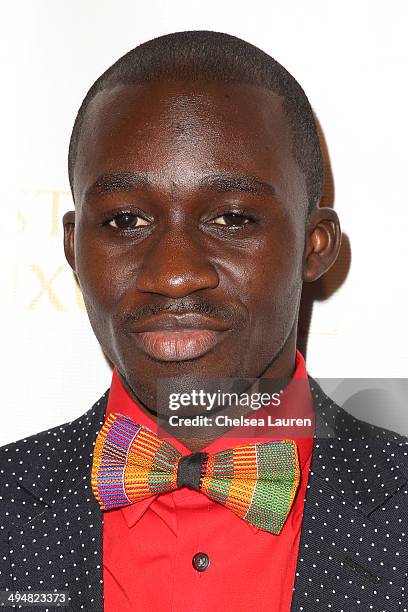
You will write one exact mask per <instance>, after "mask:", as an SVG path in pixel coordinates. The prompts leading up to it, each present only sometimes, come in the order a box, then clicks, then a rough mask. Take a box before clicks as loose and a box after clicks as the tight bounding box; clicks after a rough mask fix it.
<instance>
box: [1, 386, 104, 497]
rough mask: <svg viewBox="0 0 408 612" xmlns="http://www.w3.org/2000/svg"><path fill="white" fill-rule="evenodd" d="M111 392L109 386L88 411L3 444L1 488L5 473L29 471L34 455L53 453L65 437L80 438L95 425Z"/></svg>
mask: <svg viewBox="0 0 408 612" xmlns="http://www.w3.org/2000/svg"><path fill="white" fill-rule="evenodd" d="M108 394H109V389H108V390H107V391H106V392H105V393H104V394H103V395H102V396H101V397H100V398H99V400H97V401H96V402H95V403H94V405H93V406H92V407H91V408H90V409H89V410H87V412H85V413H84V414H82V415H81V416H79V417H77V418H76V419H73V420H72V421H67V422H66V423H63V424H62V425H57V426H55V427H52V428H51V429H45V430H44V431H40V432H38V433H35V434H32V435H31V436H28V437H26V438H21V439H20V440H17V441H15V442H10V443H9V444H5V445H4V446H1V447H0V488H1V484H2V481H3V479H4V477H5V476H6V477H9V476H10V474H12V475H13V476H16V477H18V476H21V475H22V473H23V472H25V471H26V468H27V465H31V464H32V463H33V461H34V460H35V459H37V458H38V457H41V455H42V454H43V453H44V451H47V452H48V454H50V455H52V453H53V451H55V448H56V445H60V446H61V445H63V446H64V441H65V439H68V438H70V437H72V436H74V437H77V438H81V437H82V436H81V434H82V435H83V434H84V433H86V432H87V431H89V430H91V429H92V428H94V427H95V426H96V420H97V418H98V416H103V415H104V408H105V407H106V402H107V398H108Z"/></svg>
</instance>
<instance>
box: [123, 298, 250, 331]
mask: <svg viewBox="0 0 408 612" xmlns="http://www.w3.org/2000/svg"><path fill="white" fill-rule="evenodd" d="M162 313H167V314H175V315H177V314H178V315H182V314H187V313H189V314H190V313H197V314H202V315H206V316H208V317H214V318H216V319H219V320H223V321H235V320H237V318H238V317H239V313H238V312H237V308H236V307H234V306H232V305H231V306H230V307H228V308H226V307H225V306H221V305H218V304H210V303H208V302H207V301H206V300H203V299H202V298H195V299H191V298H179V299H177V300H166V301H165V302H163V301H160V302H159V301H157V302H153V303H150V304H145V305H143V306H140V307H139V308H137V309H135V310H132V311H131V312H129V313H127V314H125V315H124V316H123V317H122V319H121V320H122V323H123V324H125V325H126V324H127V323H136V322H138V321H141V320H143V319H145V318H147V317H151V316H154V315H158V314H162Z"/></svg>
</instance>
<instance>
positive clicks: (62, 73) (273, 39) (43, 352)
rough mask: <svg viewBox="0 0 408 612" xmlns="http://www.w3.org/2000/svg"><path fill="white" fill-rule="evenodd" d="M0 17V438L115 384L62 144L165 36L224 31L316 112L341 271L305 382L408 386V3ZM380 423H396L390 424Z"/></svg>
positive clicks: (10, 10)
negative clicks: (147, 46) (105, 74)
mask: <svg viewBox="0 0 408 612" xmlns="http://www.w3.org/2000/svg"><path fill="white" fill-rule="evenodd" d="M1 18H2V33H1V37H0V39H1V57H2V60H3V61H2V96H1V99H0V103H1V118H2V129H1V136H2V137H1V160H0V162H1V165H0V167H1V173H2V180H1V185H0V189H1V194H2V223H1V241H0V249H1V253H0V255H1V276H0V291H1V301H0V308H1V320H2V323H3V325H2V329H3V333H2V355H1V373H2V377H1V388H0V401H1V408H0V411H1V412H0V414H1V416H2V423H3V428H2V430H1V431H0V444H5V443H7V442H9V441H11V440H16V439H19V438H22V437H24V436H27V435H29V434H32V433H35V432H38V431H40V430H44V429H48V428H50V427H52V426H54V425H58V424H61V423H63V422H66V421H68V420H71V419H73V418H76V417H77V416H79V415H80V414H82V413H83V412H85V411H86V410H87V409H88V408H89V407H90V406H91V404H92V403H93V402H94V401H95V400H96V399H97V398H98V397H99V396H100V395H101V394H102V393H103V392H104V391H105V390H106V389H107V388H108V386H109V384H110V378H111V373H110V369H109V368H108V366H107V364H106V361H105V360H104V357H103V355H102V353H101V351H100V349H99V346H98V345H97V342H96V340H95V338H94V336H93V334H92V331H91V328H90V326H89V323H88V320H87V317H86V312H85V310H84V308H83V304H82V301H81V296H80V295H79V294H78V292H77V289H76V285H75V282H74V279H73V276H72V274H71V272H70V269H69V268H68V264H67V263H66V262H65V259H64V255H63V248H62V223H61V217H62V214H63V213H64V212H65V211H66V210H68V209H70V208H72V203H71V199H70V195H69V186H68V177H67V170H66V158H67V150H68V142H69V137H70V132H71V128H72V124H73V121H74V118H75V114H76V112H77V109H78V107H79V105H80V103H81V101H82V98H83V96H84V95H85V93H86V91H87V89H88V88H89V86H90V85H91V84H92V83H93V81H94V80H95V79H96V78H97V77H98V76H99V74H100V73H101V72H102V71H103V70H105V69H106V68H107V67H108V66H109V65H111V64H112V63H113V61H115V60H116V59H117V58H118V57H119V56H120V55H122V54H123V53H125V52H126V51H128V50H129V49H131V48H132V47H134V46H136V45H137V44H138V43H140V42H143V41H145V40H148V39H149V38H152V37H154V36H158V35H160V34H164V33H168V32H171V31H177V30H185V29H211V30H219V31H225V32H228V33H231V34H235V35H237V36H240V37H242V38H244V39H246V40H248V41H250V42H252V43H254V44H256V45H258V46H260V47H261V48H262V49H264V50H265V51H266V52H268V53H270V54H271V55H272V56H274V57H275V58H276V59H277V60H278V61H280V62H281V63H282V64H283V65H284V66H285V67H286V68H287V69H288V70H289V71H290V72H292V74H293V75H294V76H295V77H296V78H297V79H298V80H299V82H300V83H301V84H302V86H303V87H304V89H305V91H306V93H307V95H308V97H309V99H310V101H311V103H312V106H313V107H314V109H315V112H316V114H317V116H318V118H319V121H320V123H321V126H322V128H323V131H324V134H325V139H326V142H327V146H328V150H329V154H330V159H331V166H332V173H333V177H334V194H335V201H334V205H335V209H336V210H337V212H338V214H339V216H340V218H341V222H342V227H343V230H344V232H345V233H346V234H347V237H348V240H349V242H350V248H351V267H350V270H349V273H348V276H347V278H346V279H345V281H344V282H343V284H342V285H341V286H340V287H339V288H338V289H337V290H336V291H335V292H334V293H333V294H332V295H331V296H330V297H329V298H328V299H326V300H322V301H319V302H317V303H316V304H315V306H314V309H313V317H312V323H311V329H310V338H309V344H308V355H307V357H308V368H309V372H310V373H311V374H312V375H314V376H315V377H318V378H320V377H331V378H334V377H336V378H342V377H384V378H390V377H406V376H407V352H408V351H407V349H408V324H407V314H406V313H407V280H406V279H407V273H406V270H407V244H408V239H407V227H408V213H407V207H408V203H407V186H406V176H407V171H406V165H407V141H408V127H407V118H406V113H407V109H408V83H407V74H408V70H407V69H408V43H407V36H406V31H407V26H408V6H407V4H406V2H405V1H404V0H401V1H399V0H390V2H388V3H387V4H386V5H385V4H384V2H383V1H375V0H365V1H364V0H359V2H356V1H355V0H348V1H345V0H334V1H332V2H327V0H308V2H304V1H302V0H298V1H297V0H285V1H283V0H280V1H279V2H277V1H274V0H267V1H262V0H252V1H251V2H250V3H248V2H243V1H237V0H235V1H224V2H223V1H222V0H207V1H206V2H191V0H190V1H189V2H182V1H177V0H172V1H171V2H169V1H167V2H166V1H164V0H163V1H159V0H149V1H148V2H142V1H135V0H115V1H113V0H70V1H69V2H61V1H55V0H26V1H25V2H24V1H23V2H20V3H11V2H9V3H7V8H6V4H3V6H2V16H1ZM329 283H330V280H329ZM399 410H401V407H400V408H399ZM399 417H401V414H399ZM405 420H406V421H407V429H408V416H407V417H406V418H405ZM395 422H397V421H395ZM386 423H387V424H388V426H389V427H390V428H391V429H393V428H396V427H393V423H394V421H393V417H392V414H391V415H390V416H389V418H387V421H386ZM398 423H399V426H400V425H401V420H400V419H399V421H398Z"/></svg>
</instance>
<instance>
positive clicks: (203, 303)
mask: <svg viewBox="0 0 408 612" xmlns="http://www.w3.org/2000/svg"><path fill="white" fill-rule="evenodd" d="M74 193H75V201H76V213H75V233H74V231H73V227H74V226H73V224H72V223H71V224H69V223H66V224H65V225H66V227H65V229H66V251H68V255H67V256H68V259H69V261H70V264H71V265H72V267H73V268H74V269H75V271H76V274H77V277H78V279H79V282H80V285H81V288H82V292H83V297H84V300H85V304H86V308H87V311H88V315H89V319H90V322H91V325H92V328H93V330H94V332H95V335H96V337H97V338H98V340H99V342H100V344H101V346H102V348H103V350H104V352H105V354H106V355H107V356H108V358H109V359H110V360H111V362H112V363H113V364H114V365H115V366H116V368H117V369H118V371H119V373H120V374H121V375H122V378H124V379H125V381H126V382H127V384H128V386H129V387H130V389H131V390H132V391H133V392H134V393H135V394H136V395H137V396H138V397H139V398H140V399H141V400H142V401H143V402H144V403H145V404H146V405H148V406H152V405H154V401H155V394H156V388H157V381H158V379H160V378H162V377H173V376H182V375H185V374H188V375H193V376H199V377H209V378H217V377H220V376H221V377H235V376H240V377H260V376H261V375H263V374H264V373H265V372H266V371H267V370H268V368H269V367H270V366H271V364H272V363H273V362H274V360H275V359H276V357H277V356H278V355H279V354H280V353H281V352H282V350H284V347H285V343H287V341H288V338H293V337H294V336H295V327H296V319H297V312H298V306H299V301H300V294H301V287H302V266H303V257H304V249H305V221H306V214H307V206H308V201H307V192H306V183H305V177H304V174H303V173H302V172H301V171H300V169H299V167H298V165H297V164H296V162H295V160H294V157H293V153H292V133H291V131H290V128H289V124H288V119H287V117H286V115H285V113H284V111H283V109H282V99H281V98H280V97H278V96H276V95H274V94H273V93H272V92H270V91H268V90H266V89H262V88H258V87H254V86H249V85H239V84H220V83H201V82H195V83H192V82H189V83H182V82H167V83H163V82H155V83H147V84H142V85H135V86H131V87H125V86H120V87H117V88H114V89H111V90H108V91H104V92H101V93H100V94H98V95H97V96H96V97H95V98H94V100H93V101H92V102H91V104H90V106H89V107H88V110H87V112H86V116H85V121H84V124H83V128H82V133H81V138H80V142H79V147H78V155H77V160H76V166H75V187H74ZM69 253H71V254H69Z"/></svg>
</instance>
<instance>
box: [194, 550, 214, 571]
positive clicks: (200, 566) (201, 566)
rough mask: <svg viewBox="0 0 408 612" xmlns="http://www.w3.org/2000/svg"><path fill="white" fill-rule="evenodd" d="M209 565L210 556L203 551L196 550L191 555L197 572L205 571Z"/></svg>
mask: <svg viewBox="0 0 408 612" xmlns="http://www.w3.org/2000/svg"><path fill="white" fill-rule="evenodd" d="M209 565H210V558H209V556H208V555H206V554H205V553H203V552H198V553H196V554H195V555H194V557H193V567H194V569H196V570H197V572H205V570H206V569H207V568H208V566H209Z"/></svg>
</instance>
